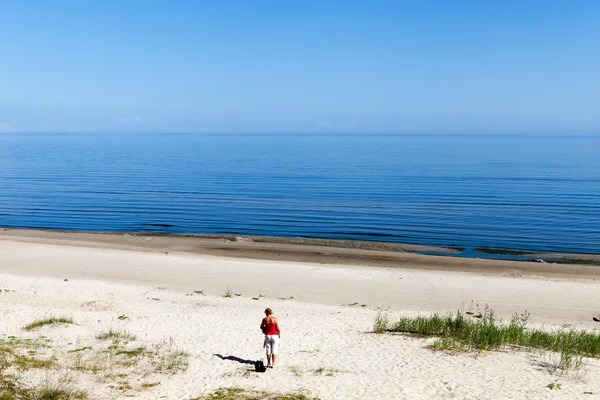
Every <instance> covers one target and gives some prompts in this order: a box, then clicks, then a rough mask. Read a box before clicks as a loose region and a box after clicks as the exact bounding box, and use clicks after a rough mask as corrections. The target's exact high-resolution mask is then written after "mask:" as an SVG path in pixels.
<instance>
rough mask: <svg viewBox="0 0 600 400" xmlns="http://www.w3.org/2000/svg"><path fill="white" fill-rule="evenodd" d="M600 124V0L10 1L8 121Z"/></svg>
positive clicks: (351, 126) (549, 127)
mask: <svg viewBox="0 0 600 400" xmlns="http://www.w3.org/2000/svg"><path fill="white" fill-rule="evenodd" d="M10 132H61V133H66V132H80V133H94V132H95V133H104V132H106V133H111V132H112V133H120V132H125V133H126V132H162V133H170V132H174V133H384V134H526V133H527V134H564V135H588V134H594V135H597V134H600V1H595V0H589V1H583V0H564V1H558V0H526V1H525V0H516V1H512V0H504V1H494V0H490V1H479V0H477V1H467V0H464V1H461V0H456V1H447V0H440V1H427V0H422V1H401V0H397V1H384V0H371V1H368V0H364V1H352V0H345V1H328V0H320V1H311V0H302V1H281V0H279V1H260V0H253V1H249V0H246V1H229V0H218V1H209V0H206V1H202V0H190V1H184V0H169V1H167V0H163V1H154V0H143V1H142V0H140V1H137V0H96V1H92V0H90V1H80V0H72V1H68V0H53V1H47V0H39V1H31V0H10V1H9V0H0V133H10Z"/></svg>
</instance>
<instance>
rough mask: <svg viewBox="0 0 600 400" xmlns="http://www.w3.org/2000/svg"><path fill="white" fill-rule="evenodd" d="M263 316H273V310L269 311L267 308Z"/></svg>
mask: <svg viewBox="0 0 600 400" xmlns="http://www.w3.org/2000/svg"><path fill="white" fill-rule="evenodd" d="M265 314H267V315H271V314H273V310H271V309H270V308H267V309H266V310H265Z"/></svg>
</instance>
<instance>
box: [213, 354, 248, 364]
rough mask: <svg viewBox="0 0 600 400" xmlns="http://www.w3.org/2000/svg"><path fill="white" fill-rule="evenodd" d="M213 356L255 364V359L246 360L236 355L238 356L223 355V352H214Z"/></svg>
mask: <svg viewBox="0 0 600 400" xmlns="http://www.w3.org/2000/svg"><path fill="white" fill-rule="evenodd" d="M213 356H217V357H219V358H220V359H221V360H230V361H235V362H239V363H240V364H250V365H254V361H253V360H244V359H243V358H239V357H236V356H222V355H221V354H213Z"/></svg>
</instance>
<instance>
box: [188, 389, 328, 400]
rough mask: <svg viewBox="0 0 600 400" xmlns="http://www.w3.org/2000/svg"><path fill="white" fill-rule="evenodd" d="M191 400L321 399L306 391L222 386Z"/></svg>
mask: <svg viewBox="0 0 600 400" xmlns="http://www.w3.org/2000/svg"><path fill="white" fill-rule="evenodd" d="M191 400H319V399H318V398H317V397H311V396H309V395H307V394H305V393H301V392H296V393H287V394H283V393H274V392H261V391H256V390H248V389H241V388H222V389H217V390H215V391H214V392H213V393H211V394H208V395H206V396H201V397H196V398H194V399H191Z"/></svg>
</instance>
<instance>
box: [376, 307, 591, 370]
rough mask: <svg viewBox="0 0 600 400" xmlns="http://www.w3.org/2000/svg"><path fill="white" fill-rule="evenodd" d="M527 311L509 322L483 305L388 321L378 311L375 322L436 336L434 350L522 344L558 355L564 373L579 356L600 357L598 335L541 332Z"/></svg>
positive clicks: (573, 366)
mask: <svg viewBox="0 0 600 400" xmlns="http://www.w3.org/2000/svg"><path fill="white" fill-rule="evenodd" d="M528 319H529V314H528V313H527V312H525V313H524V314H521V315H517V314H515V315H514V316H513V317H512V319H511V320H510V322H509V323H507V324H506V323H502V321H500V320H498V319H497V318H496V317H495V315H494V312H493V310H491V309H489V308H486V309H485V311H484V312H483V313H481V314H478V315H474V316H472V315H468V314H465V313H462V312H460V311H458V312H457V313H456V314H455V315H446V316H441V315H439V314H433V315H431V316H418V317H402V318H400V319H399V320H397V321H396V322H393V323H392V322H390V321H389V318H388V316H387V315H386V314H383V313H380V314H379V315H378V316H377V318H376V320H375V324H374V331H375V332H378V333H384V332H397V333H404V334H413V335H418V336H424V337H431V336H434V337H438V338H439V339H438V340H437V341H436V342H435V343H434V344H433V345H432V348H433V349H435V350H463V351H464V350H497V349H500V348H503V347H509V346H514V347H521V348H528V349H535V350H541V351H552V352H557V353H559V354H560V360H559V361H558V363H557V365H556V367H557V368H559V369H561V370H563V371H565V372H567V371H568V370H570V369H574V370H578V369H580V368H581V366H582V364H583V361H582V357H594V358H600V334H598V333H593V332H586V331H578V330H574V329H569V330H565V329H561V330H555V331H544V330H541V329H529V328H528V327H527V322H528Z"/></svg>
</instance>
